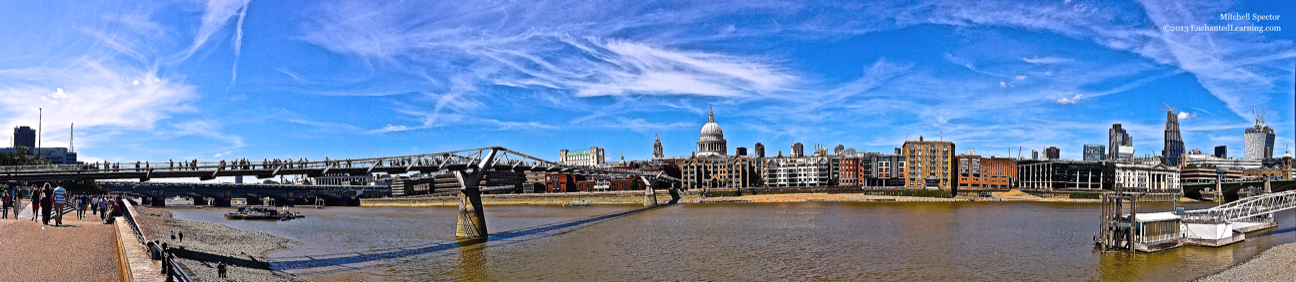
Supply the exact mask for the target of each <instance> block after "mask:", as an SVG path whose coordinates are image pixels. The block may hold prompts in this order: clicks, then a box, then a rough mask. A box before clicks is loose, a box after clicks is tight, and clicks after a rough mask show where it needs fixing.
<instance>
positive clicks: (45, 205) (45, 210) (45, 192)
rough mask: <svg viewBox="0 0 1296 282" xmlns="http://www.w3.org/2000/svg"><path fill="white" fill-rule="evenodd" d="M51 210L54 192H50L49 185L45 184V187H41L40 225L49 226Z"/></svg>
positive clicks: (52, 208)
mask: <svg viewBox="0 0 1296 282" xmlns="http://www.w3.org/2000/svg"><path fill="white" fill-rule="evenodd" d="M53 210H54V191H52V190H50V188H49V183H45V187H41V224H44V225H49V221H50V216H51V215H53V214H51V213H52V212H53Z"/></svg>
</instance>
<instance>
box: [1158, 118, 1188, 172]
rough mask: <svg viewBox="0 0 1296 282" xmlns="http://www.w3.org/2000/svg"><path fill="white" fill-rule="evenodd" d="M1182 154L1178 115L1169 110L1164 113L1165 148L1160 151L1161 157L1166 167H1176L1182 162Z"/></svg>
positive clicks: (1182, 145)
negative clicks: (1163, 158)
mask: <svg viewBox="0 0 1296 282" xmlns="http://www.w3.org/2000/svg"><path fill="white" fill-rule="evenodd" d="M1183 154H1184V142H1183V138H1181V137H1180V136H1179V115H1178V114H1175V112H1174V109H1171V110H1169V111H1166V124H1165V147H1164V149H1162V150H1161V156H1162V157H1165V164H1166V165H1169V166H1174V167H1177V166H1179V165H1180V164H1181V163H1182V162H1183V160H1182V158H1183ZM1176 183H1178V181H1176Z"/></svg>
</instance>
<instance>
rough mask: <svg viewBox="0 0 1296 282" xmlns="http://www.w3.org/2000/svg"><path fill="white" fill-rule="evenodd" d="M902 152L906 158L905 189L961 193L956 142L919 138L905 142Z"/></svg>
mask: <svg viewBox="0 0 1296 282" xmlns="http://www.w3.org/2000/svg"><path fill="white" fill-rule="evenodd" d="M901 151H902V152H904V158H905V162H904V178H905V188H908V189H930V190H941V191H945V192H950V193H957V192H958V191H957V183H955V182H956V181H958V180H957V178H955V170H956V169H957V168H956V167H955V166H956V165H957V163H955V162H954V142H944V141H925V140H923V137H922V136H921V135H920V136H918V141H905V143H904V146H902V147H901Z"/></svg>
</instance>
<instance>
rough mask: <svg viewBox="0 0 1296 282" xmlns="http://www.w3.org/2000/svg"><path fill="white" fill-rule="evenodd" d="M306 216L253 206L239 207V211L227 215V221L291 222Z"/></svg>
mask: <svg viewBox="0 0 1296 282" xmlns="http://www.w3.org/2000/svg"><path fill="white" fill-rule="evenodd" d="M303 217H306V215H303V214H301V213H296V212H291V211H288V210H286V209H285V210H282V211H280V210H278V209H275V208H274V207H268V206H251V207H239V209H238V211H235V212H229V213H226V214H225V219H249V220H255V219H261V220H289V219H294V218H303Z"/></svg>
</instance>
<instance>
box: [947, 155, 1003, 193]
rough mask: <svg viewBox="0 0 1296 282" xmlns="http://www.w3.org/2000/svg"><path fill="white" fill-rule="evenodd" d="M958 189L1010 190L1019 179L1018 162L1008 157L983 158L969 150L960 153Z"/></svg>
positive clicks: (957, 157)
mask: <svg viewBox="0 0 1296 282" xmlns="http://www.w3.org/2000/svg"><path fill="white" fill-rule="evenodd" d="M955 158H956V159H958V191H975V190H1009V189H1012V186H1013V184H1014V183H1015V182H1016V180H1017V162H1016V161H1013V160H1011V159H1007V158H1000V157H988V158H983V157H981V156H980V155H976V154H975V152H973V151H969V152H968V154H966V155H958V156H956V157H955Z"/></svg>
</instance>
